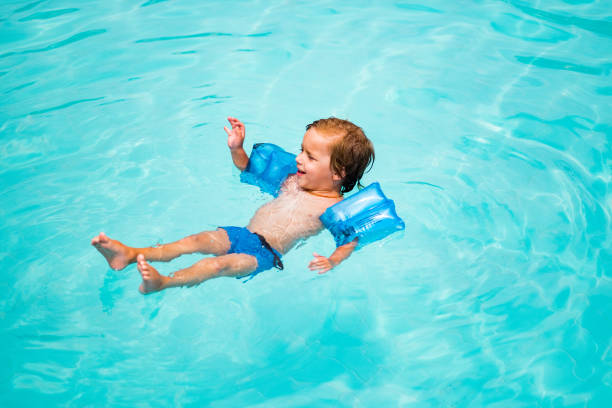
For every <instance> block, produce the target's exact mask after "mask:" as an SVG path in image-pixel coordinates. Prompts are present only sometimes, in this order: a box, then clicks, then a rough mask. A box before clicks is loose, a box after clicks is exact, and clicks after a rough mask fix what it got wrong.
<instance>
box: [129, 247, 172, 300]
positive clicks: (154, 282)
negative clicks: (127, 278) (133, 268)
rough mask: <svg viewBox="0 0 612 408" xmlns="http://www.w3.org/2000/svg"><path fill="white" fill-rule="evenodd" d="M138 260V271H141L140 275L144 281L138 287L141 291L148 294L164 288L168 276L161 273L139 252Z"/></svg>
mask: <svg viewBox="0 0 612 408" xmlns="http://www.w3.org/2000/svg"><path fill="white" fill-rule="evenodd" d="M136 261H137V263H138V264H137V267H138V272H140V276H142V283H141V284H140V287H139V288H138V290H139V291H140V293H142V294H143V295H146V294H148V293H152V292H157V291H159V290H162V289H163V286H164V282H165V281H166V280H167V279H168V277H167V276H162V275H160V274H159V272H157V270H156V269H155V268H154V267H152V266H151V265H150V264H149V263H148V262H147V261H146V260H145V257H144V255H142V254H138V256H137V257H136Z"/></svg>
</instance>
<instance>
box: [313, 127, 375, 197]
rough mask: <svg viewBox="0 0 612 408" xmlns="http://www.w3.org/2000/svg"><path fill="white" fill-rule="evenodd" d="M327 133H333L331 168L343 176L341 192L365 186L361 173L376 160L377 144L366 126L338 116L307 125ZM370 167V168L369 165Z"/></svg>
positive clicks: (329, 134) (330, 134) (324, 133)
mask: <svg viewBox="0 0 612 408" xmlns="http://www.w3.org/2000/svg"><path fill="white" fill-rule="evenodd" d="M311 128H314V129H316V130H317V131H318V132H320V133H322V134H323V135H325V136H333V137H335V140H334V141H333V142H332V145H331V159H330V168H331V170H332V171H333V172H334V173H336V174H339V175H340V176H342V184H341V187H340V192H341V193H346V192H349V191H351V190H352V189H353V188H354V187H355V185H357V187H358V188H362V187H363V186H362V185H361V177H363V173H365V172H366V171H369V169H371V168H372V165H373V164H374V145H372V142H371V141H370V139H368V138H367V137H366V135H365V133H364V132H363V130H362V129H361V128H360V127H359V126H357V125H355V124H354V123H352V122H349V121H348V120H344V119H338V118H334V117H331V118H327V119H319V120H315V121H314V122H312V123H311V124H309V125H307V126H306V130H308V129H311ZM368 167H369V168H368Z"/></svg>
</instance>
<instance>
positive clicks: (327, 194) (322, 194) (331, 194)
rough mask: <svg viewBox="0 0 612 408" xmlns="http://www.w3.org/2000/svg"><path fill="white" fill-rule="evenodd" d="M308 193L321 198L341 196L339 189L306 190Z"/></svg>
mask: <svg viewBox="0 0 612 408" xmlns="http://www.w3.org/2000/svg"><path fill="white" fill-rule="evenodd" d="M306 192H307V193H308V194H312V195H313V196H317V197H323V198H340V197H342V193H341V192H339V191H333V190H332V191H308V190H306Z"/></svg>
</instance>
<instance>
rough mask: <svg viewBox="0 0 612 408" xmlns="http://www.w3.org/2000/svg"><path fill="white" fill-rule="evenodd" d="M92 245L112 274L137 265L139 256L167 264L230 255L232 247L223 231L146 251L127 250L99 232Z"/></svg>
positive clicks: (193, 236)
mask: <svg viewBox="0 0 612 408" xmlns="http://www.w3.org/2000/svg"><path fill="white" fill-rule="evenodd" d="M91 244H92V245H93V246H95V247H96V249H97V250H98V251H100V253H101V254H102V255H104V258H106V261H107V262H108V264H109V265H110V267H111V268H113V269H115V270H119V269H123V268H125V267H126V266H128V265H129V264H131V263H134V262H136V256H137V255H138V254H143V255H144V257H145V259H148V260H149V261H163V262H167V261H170V260H172V259H174V258H176V257H178V256H181V255H184V254H193V253H195V252H200V253H203V254H214V255H223V254H225V253H227V251H229V248H230V245H231V244H230V241H229V238H228V237H227V233H226V232H225V230H222V229H218V230H216V231H204V232H200V233H199V234H194V235H190V236H188V237H185V238H183V239H180V240H178V241H176V242H172V243H170V244H163V245H159V246H156V247H149V248H133V247H129V246H127V245H124V244H122V243H121V242H119V241H117V240H114V239H110V238H109V237H107V236H106V235H105V234H104V233H103V232H101V233H100V235H98V236H97V237H95V238H94V239H92V240H91Z"/></svg>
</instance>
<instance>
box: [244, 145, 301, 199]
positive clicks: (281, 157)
mask: <svg viewBox="0 0 612 408" xmlns="http://www.w3.org/2000/svg"><path fill="white" fill-rule="evenodd" d="M296 172H297V165H296V163H295V154H291V153H289V152H286V151H285V150H283V149H282V148H281V147H279V146H277V145H275V144H272V143H257V144H255V145H253V151H251V157H249V163H248V164H247V166H246V169H244V170H243V171H242V173H241V174H240V181H242V182H243V183H247V184H253V185H256V186H259V188H260V189H261V191H263V192H265V193H270V194H272V195H274V196H275V195H277V194H278V192H279V190H280V187H281V185H282V184H283V181H285V179H286V178H287V176H288V175H290V174H293V173H296Z"/></svg>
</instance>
